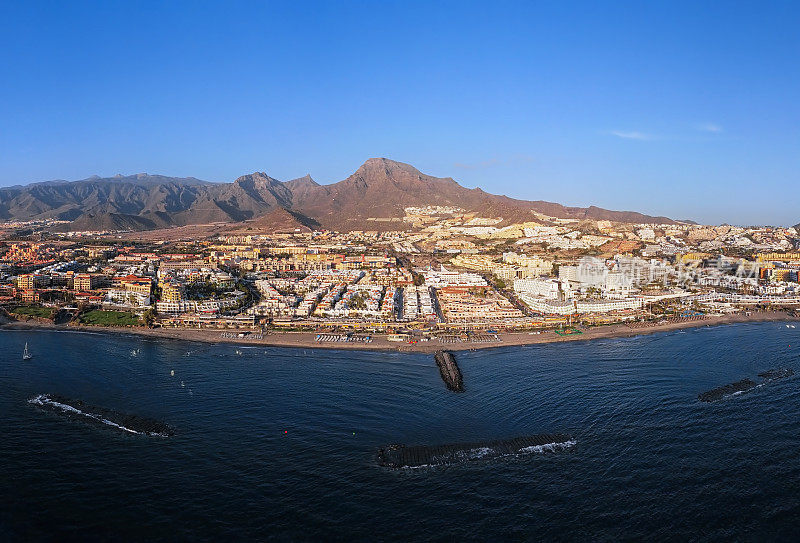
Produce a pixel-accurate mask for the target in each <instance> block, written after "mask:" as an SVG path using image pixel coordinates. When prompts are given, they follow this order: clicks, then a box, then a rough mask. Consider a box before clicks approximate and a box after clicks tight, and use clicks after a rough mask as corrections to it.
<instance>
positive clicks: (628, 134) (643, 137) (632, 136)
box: [610, 130, 654, 141]
mask: <svg viewBox="0 0 800 543" xmlns="http://www.w3.org/2000/svg"><path fill="white" fill-rule="evenodd" d="M610 134H611V135H612V136H616V137H618V138H622V139H626V140H639V141H647V140H652V139H653V138H654V136H653V135H652V134H645V133H644V132H637V131H636V130H630V131H626V130H612V131H611V132H610Z"/></svg>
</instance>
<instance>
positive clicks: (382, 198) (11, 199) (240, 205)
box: [0, 158, 673, 230]
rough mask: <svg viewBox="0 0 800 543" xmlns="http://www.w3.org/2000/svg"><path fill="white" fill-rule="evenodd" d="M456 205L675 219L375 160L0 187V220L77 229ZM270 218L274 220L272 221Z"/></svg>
mask: <svg viewBox="0 0 800 543" xmlns="http://www.w3.org/2000/svg"><path fill="white" fill-rule="evenodd" d="M424 205H442V206H455V207H460V208H462V209H465V210H467V211H472V212H476V213H478V214H479V215H481V216H486V217H502V218H503V219H504V220H505V221H507V222H515V221H526V220H532V219H534V215H533V212H539V213H544V214H546V215H550V216H554V217H560V218H576V219H595V220H598V219H608V220H613V221H620V222H637V223H638V222H655V223H671V222H673V221H671V220H670V219H668V218H666V217H650V216H647V215H642V214H640V213H634V212H628V211H609V210H606V209H601V208H597V207H589V208H577V207H565V206H562V205H560V204H555V203H551V202H543V201H524V200H515V199H513V198H508V197H506V196H497V195H493V194H489V193H487V192H484V191H482V190H481V189H468V188H465V187H462V186H461V185H459V184H458V183H456V182H455V181H454V180H453V179H451V178H449V177H448V178H439V177H432V176H429V175H425V174H423V173H421V172H420V171H419V170H417V169H416V168H414V167H413V166H409V165H408V164H403V163H401V162H395V161H392V160H388V159H385V158H371V159H369V160H367V161H366V162H365V163H364V164H363V165H362V166H361V167H360V168H359V169H358V170H356V172H355V173H353V175H351V176H350V177H348V178H347V179H345V180H344V181H340V182H338V183H334V184H331V185H320V184H318V183H316V182H315V181H314V180H313V179H311V177H310V176H305V177H301V178H299V179H293V180H291V181H287V182H281V181H278V180H276V179H273V178H272V177H270V176H269V175H267V174H265V173H262V172H255V173H252V174H249V175H244V176H242V177H240V178H238V179H237V180H236V181H234V182H233V183H208V182H205V181H200V180H198V179H195V178H193V177H188V178H177V177H165V176H160V175H148V174H138V175H132V176H116V177H108V178H101V177H90V178H89V179H84V180H81V181H73V182H67V181H48V182H45V183H35V184H32V185H27V186H15V187H8V188H3V189H0V218H1V219H18V220H35V219H61V220H68V221H73V223H72V224H71V225H69V229H71V230H115V229H116V230H146V229H152V228H163V227H169V226H183V225H187V224H208V223H213V222H242V221H251V220H252V221H254V226H257V227H258V228H259V229H266V230H269V229H270V228H272V227H274V228H279V229H287V228H291V227H297V228H301V227H302V228H318V227H322V228H330V229H338V230H349V229H364V228H368V229H370V230H374V229H376V228H380V225H381V224H384V225H385V226H386V227H389V224H393V226H392V227H391V228H393V229H397V228H399V227H400V226H399V224H398V223H397V222H395V223H381V222H375V221H367V219H368V218H371V217H377V218H397V217H402V216H403V214H404V212H403V209H404V208H405V207H408V206H424ZM272 222H274V223H275V224H274V225H273V224H272Z"/></svg>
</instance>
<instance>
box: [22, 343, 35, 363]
mask: <svg viewBox="0 0 800 543" xmlns="http://www.w3.org/2000/svg"><path fill="white" fill-rule="evenodd" d="M31 358H33V356H32V355H31V353H29V352H28V342H27V341H26V342H25V350H24V351H22V359H23V360H30V359H31Z"/></svg>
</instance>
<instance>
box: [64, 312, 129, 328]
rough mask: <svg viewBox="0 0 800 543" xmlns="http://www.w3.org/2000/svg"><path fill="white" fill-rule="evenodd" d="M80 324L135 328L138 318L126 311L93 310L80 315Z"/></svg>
mask: <svg viewBox="0 0 800 543" xmlns="http://www.w3.org/2000/svg"><path fill="white" fill-rule="evenodd" d="M79 320H80V322H81V324H88V325H92V326H137V325H138V324H140V321H139V317H138V316H137V315H135V314H134V313H128V312H127V311H103V310H100V309H95V310H92V311H88V312H86V313H84V314H82V315H81V316H80V318H79Z"/></svg>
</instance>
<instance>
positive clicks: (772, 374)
mask: <svg viewBox="0 0 800 543" xmlns="http://www.w3.org/2000/svg"><path fill="white" fill-rule="evenodd" d="M792 375H794V370H793V369H791V368H774V369H771V370H766V371H762V372H761V373H759V374H758V376H759V377H761V378H762V379H764V382H763V383H761V384H758V383H756V382H755V381H753V380H752V379H747V378H745V379H741V380H739V381H736V382H735V383H730V384H728V385H724V386H721V387H717V388H712V389H711V390H708V391H706V392H702V393H700V394H698V395H697V399H698V400H700V401H701V402H715V401H717V400H721V399H722V398H724V397H726V396H731V395H734V394H742V393H744V392H747V391H748V390H750V389H753V388H756V387H760V386H762V385H764V384H765V383H768V382H770V381H775V380H777V379H786V378H788V377H791V376H792Z"/></svg>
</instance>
